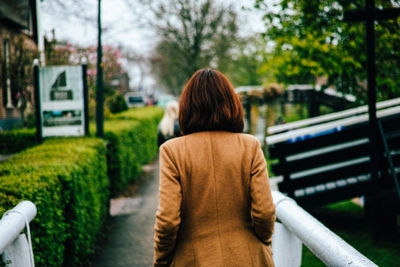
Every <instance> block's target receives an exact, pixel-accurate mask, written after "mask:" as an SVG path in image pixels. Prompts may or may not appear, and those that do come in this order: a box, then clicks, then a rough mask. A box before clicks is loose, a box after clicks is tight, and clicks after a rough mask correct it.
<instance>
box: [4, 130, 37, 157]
mask: <svg viewBox="0 0 400 267" xmlns="http://www.w3.org/2000/svg"><path fill="white" fill-rule="evenodd" d="M36 144H37V140H36V130H35V129H16V130H12V131H0V154H12V153H15V152H18V151H21V150H23V149H25V148H28V147H31V146H34V145H36Z"/></svg>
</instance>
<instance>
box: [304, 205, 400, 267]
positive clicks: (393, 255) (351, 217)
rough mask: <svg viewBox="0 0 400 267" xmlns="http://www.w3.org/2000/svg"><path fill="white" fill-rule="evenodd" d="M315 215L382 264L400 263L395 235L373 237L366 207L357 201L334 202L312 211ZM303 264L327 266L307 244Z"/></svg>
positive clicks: (364, 253)
mask: <svg viewBox="0 0 400 267" xmlns="http://www.w3.org/2000/svg"><path fill="white" fill-rule="evenodd" d="M312 215H313V216H314V217H316V218H317V219H318V220H319V221H321V222H322V223H323V224H324V225H325V226H327V227H328V228H329V229H330V230H332V231H333V232H334V233H336V234H337V235H338V236H340V237H341V238H343V239H344V240H345V241H346V242H347V243H349V244H350V245H351V246H353V247H354V248H355V249H356V250H358V251H359V252H360V253H362V254H363V255H364V256H366V257H367V258H369V259H370V260H371V261H373V262H374V263H376V264H377V265H378V266H397V265H398V262H400V249H399V246H398V241H396V239H395V234H394V235H393V239H391V238H387V237H386V238H381V239H376V238H373V235H372V232H371V230H370V228H369V225H368V219H367V218H366V216H365V214H364V210H363V208H362V207H361V206H359V205H357V204H355V203H354V202H352V201H343V202H339V203H334V204H330V205H327V206H325V207H323V208H320V209H318V210H315V211H312ZM302 266H312V267H314V266H325V265H324V264H323V263H322V262H321V260H319V259H318V258H317V257H316V256H315V255H314V254H312V252H310V251H309V250H308V249H307V248H305V247H303V257H302Z"/></svg>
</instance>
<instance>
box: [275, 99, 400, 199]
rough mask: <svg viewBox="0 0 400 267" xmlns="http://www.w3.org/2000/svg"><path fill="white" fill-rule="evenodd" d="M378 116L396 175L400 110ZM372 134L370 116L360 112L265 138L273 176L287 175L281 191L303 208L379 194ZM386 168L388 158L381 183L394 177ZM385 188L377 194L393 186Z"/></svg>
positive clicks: (399, 154)
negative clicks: (373, 170) (373, 175)
mask: <svg viewBox="0 0 400 267" xmlns="http://www.w3.org/2000/svg"><path fill="white" fill-rule="evenodd" d="M377 116H378V119H379V121H380V123H381V125H382V127H383V131H384V135H385V138H386V141H387V144H388V147H389V150H390V154H391V157H392V160H393V165H394V166H395V172H400V168H399V166H400V106H395V107H389V108H386V109H381V110H379V111H378V113H377ZM368 132H369V123H368V114H361V115H355V116H352V117H347V118H343V119H339V120H335V121H329V122H325V123H322V124H318V125H312V126H310V127H306V128H297V129H295V130H292V131H289V132H283V133H279V134H276V135H272V136H269V137H267V143H268V148H269V157H270V159H272V172H273V173H274V175H281V176H283V181H282V182H281V183H279V184H278V187H279V190H280V191H281V192H284V193H287V194H288V195H289V196H290V197H292V198H294V199H295V200H296V201H297V202H298V204H299V205H301V206H303V207H304V206H318V205H323V204H327V203H332V202H337V201H341V200H345V199H350V198H353V197H357V196H361V195H365V194H367V193H368V192H371V191H373V190H378V188H376V187H377V185H378V184H379V185H381V184H382V183H377V181H372V179H371V177H370V159H369V153H370V152H369V138H368ZM376 138H380V137H379V136H377V137H376ZM377 153H383V150H382V151H377ZM274 159H278V161H277V162H274V161H275V160H274ZM388 168H389V167H388V164H387V160H386V159H382V162H381V164H380V177H381V179H389V180H390V179H391V178H390V177H387V176H388V175H387V174H388V173H387V170H388ZM383 184H387V186H388V187H389V188H384V189H382V188H379V190H389V191H391V190H393V188H390V187H391V186H393V187H394V185H393V183H391V182H387V183H383Z"/></svg>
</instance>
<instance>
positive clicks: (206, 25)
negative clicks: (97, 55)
mask: <svg viewBox="0 0 400 267" xmlns="http://www.w3.org/2000/svg"><path fill="white" fill-rule="evenodd" d="M142 2H143V3H144V4H147V5H148V6H149V7H150V10H151V12H152V14H153V16H154V18H153V19H152V20H151V21H150V24H151V26H152V27H153V28H155V29H156V30H157V32H158V34H159V37H160V40H159V42H158V44H157V46H156V48H155V51H154V56H153V58H152V60H151V62H152V63H153V72H154V73H155V76H156V77H157V79H158V81H159V82H160V84H162V85H163V86H164V87H165V88H167V89H168V90H170V91H171V92H172V93H173V94H175V95H178V94H179V93H180V91H181V89H182V86H183V85H184V83H185V82H186V81H187V79H188V78H189V77H190V76H191V75H192V74H193V73H194V72H195V71H196V70H198V69H200V68H204V67H214V68H218V69H220V70H221V71H225V70H226V69H227V68H228V66H227V64H226V62H227V61H229V58H230V49H231V48H232V43H233V42H234V41H235V39H236V35H237V29H238V28H237V23H236V17H237V14H236V12H235V11H234V10H233V8H232V7H225V6H223V5H222V4H221V5H219V4H216V3H215V2H214V0H201V1H195V0H168V1H150V2H148V1H142Z"/></svg>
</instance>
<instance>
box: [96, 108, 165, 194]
mask: <svg viewBox="0 0 400 267" xmlns="http://www.w3.org/2000/svg"><path fill="white" fill-rule="evenodd" d="M162 115H163V110H162V109H161V108H158V107H144V108H134V109H129V110H127V111H125V112H122V113H119V114H116V115H113V116H112V117H111V118H112V119H110V120H107V121H105V123H104V129H105V139H106V140H107V141H108V145H107V148H108V149H107V160H108V175H109V178H110V186H111V192H112V194H114V195H115V194H116V193H118V192H119V191H121V190H122V189H123V188H125V187H126V186H127V185H128V184H129V183H131V182H133V181H135V179H136V178H137V177H138V174H139V172H140V169H141V166H142V164H144V163H147V162H149V161H150V160H152V159H153V158H154V156H155V154H156V153H157V126H158V123H159V121H160V120H161V117H162ZM91 132H92V133H94V132H95V130H94V129H93V130H91Z"/></svg>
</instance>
